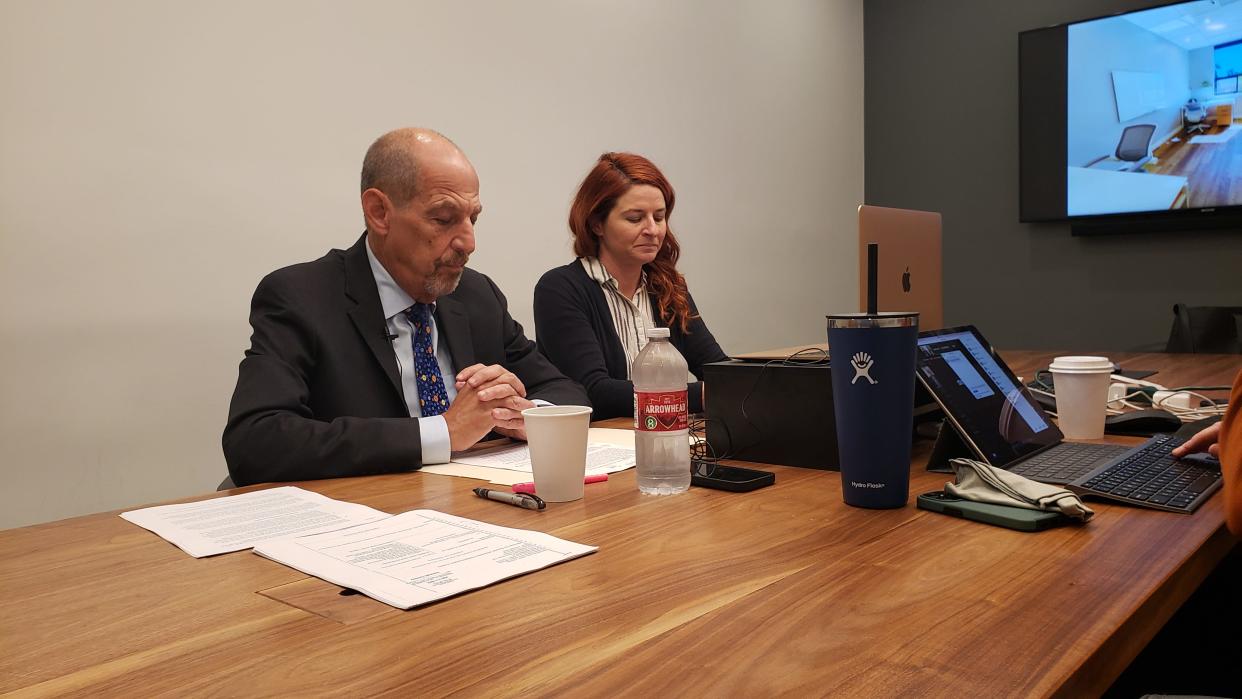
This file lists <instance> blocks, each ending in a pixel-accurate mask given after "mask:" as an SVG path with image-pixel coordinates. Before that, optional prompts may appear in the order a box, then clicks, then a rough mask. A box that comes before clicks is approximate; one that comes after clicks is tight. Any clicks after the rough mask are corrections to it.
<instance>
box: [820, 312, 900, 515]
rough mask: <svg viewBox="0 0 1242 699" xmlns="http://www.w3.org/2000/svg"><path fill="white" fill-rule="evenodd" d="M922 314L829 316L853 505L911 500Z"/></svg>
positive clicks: (841, 444) (836, 406) (840, 437)
mask: <svg viewBox="0 0 1242 699" xmlns="http://www.w3.org/2000/svg"><path fill="white" fill-rule="evenodd" d="M918 335H919V314H918V313H840V314H834V315H830V316H828V353H829V357H830V361H831V364H832V401H833V411H834V412H835V413H836V417H837V446H838V448H839V449H840V458H841V461H840V463H841V490H842V495H843V496H844V498H845V503H846V504H847V505H853V506H855V507H873V508H891V507H903V506H904V505H905V504H906V501H907V500H908V499H909V497H910V442H911V439H912V436H913V434H912V431H913V423H914V356H915V354H914V353H915V349H916V346H917V342H918Z"/></svg>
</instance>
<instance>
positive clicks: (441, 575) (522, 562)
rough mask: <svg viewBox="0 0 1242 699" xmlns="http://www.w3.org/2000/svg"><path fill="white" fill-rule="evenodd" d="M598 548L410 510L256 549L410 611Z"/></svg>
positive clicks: (541, 534)
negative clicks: (346, 527)
mask: <svg viewBox="0 0 1242 699" xmlns="http://www.w3.org/2000/svg"><path fill="white" fill-rule="evenodd" d="M597 548H598V547H595V546H586V545H583V544H576V543H574V542H572V541H565V540H564V539H558V538H556V537H554V536H551V535H549V534H544V533H542V532H534V531H528V530H525V529H510V528H508V527H498V526H496V525H494V524H487V523H486V522H478V521H475V520H470V519H465V518H462V517H455V516H453V515H448V514H444V513H442V512H436V511H434V510H411V511H410V512H404V513H402V514H399V515H395V516H393V517H390V518H388V519H385V520H381V521H378V522H372V523H369V524H362V525H359V526H356V527H350V528H349V529H342V530H338V531H334V532H328V533H325V534H316V535H314V536H301V537H296V538H292V539H280V540H276V541H269V542H265V543H262V544H259V545H257V546H255V547H254V552H255V553H257V554H259V555H260V556H264V557H266V558H270V559H272V560H274V561H277V562H279V563H283V564H285V565H287V566H289V567H291V568H295V569H297V570H300V571H302V572H303V573H306V574H308V575H313V576H315V577H317V578H321V579H323V580H327V581H328V582H331V583H334V584H336V585H340V586H342V587H347V588H350V589H353V590H357V591H359V592H362V593H363V594H366V595H368V596H370V597H374V598H375V599H377V600H379V601H381V602H383V603H385V604H390V605H392V606H394V607H397V608H399V609H409V608H410V607H416V606H418V605H421V604H427V603H428V602H434V601H436V600H438V599H443V598H445V597H450V596H452V595H456V594H459V593H461V592H466V591H467V590H474V589H477V588H480V587H485V586H487V585H491V584H492V583H494V582H498V581H500V580H505V579H507V578H512V577H515V576H518V575H522V574H523V573H529V572H531V571H534V570H539V569H540V568H546V567H548V566H550V565H555V564H557V563H560V562H562V561H567V560H570V559H572V558H577V557H579V556H585V555H586V554H588V553H593V552H594V551H596V550H597Z"/></svg>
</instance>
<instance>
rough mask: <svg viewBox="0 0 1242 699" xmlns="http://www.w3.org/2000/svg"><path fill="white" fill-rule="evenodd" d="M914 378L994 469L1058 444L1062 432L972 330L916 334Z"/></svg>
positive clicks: (989, 347)
mask: <svg viewBox="0 0 1242 699" xmlns="http://www.w3.org/2000/svg"><path fill="white" fill-rule="evenodd" d="M917 361H918V366H917V371H918V375H919V378H920V379H922V381H923V383H924V384H925V385H926V386H927V390H929V391H930V392H931V393H932V394H933V395H934V396H935V397H936V399H937V400H938V401H939V402H940V404H941V406H942V407H943V408H944V410H945V412H946V413H948V414H949V416H950V417H951V418H952V419H953V421H954V422H956V423H957V425H958V427H959V428H960V429H961V430H962V431H963V432H964V433H965V435H966V436H967V437H968V438H969V441H971V442H973V443H974V446H975V447H976V448H977V449H978V450H979V451H981V452H982V456H983V457H984V458H985V459H986V460H987V461H988V463H990V464H992V465H993V466H1006V465H1008V464H1010V463H1011V462H1013V461H1016V460H1017V459H1019V458H1021V457H1023V456H1026V455H1027V454H1030V453H1031V452H1035V451H1038V450H1040V449H1043V448H1044V447H1047V446H1049V445H1052V444H1056V443H1058V442H1060V441H1061V431H1060V430H1059V429H1057V427H1056V425H1054V424H1053V423H1052V421H1051V420H1050V419H1049V418H1048V414H1047V413H1045V412H1044V411H1043V409H1042V408H1041V407H1040V406H1039V404H1038V403H1036V402H1035V401H1034V399H1032V398H1031V395H1030V394H1029V393H1028V392H1027V389H1026V387H1025V386H1023V385H1022V384H1020V383H1018V380H1017V379H1016V378H1015V377H1014V375H1013V372H1012V371H1010V370H1009V367H1008V366H1006V365H1005V362H1004V361H1003V360H1001V358H1000V357H998V356H996V354H995V353H993V352H992V349H991V346H990V345H989V344H988V343H987V341H986V340H984V339H983V336H982V335H980V334H979V331H978V330H976V329H975V328H974V327H973V326H969V325H965V326H961V327H956V328H946V329H944V330H931V331H928V332H924V333H921V334H920V335H919V350H918V360H917Z"/></svg>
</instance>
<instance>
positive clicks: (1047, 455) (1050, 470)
mask: <svg viewBox="0 0 1242 699" xmlns="http://www.w3.org/2000/svg"><path fill="white" fill-rule="evenodd" d="M1128 451H1130V447H1123V446H1118V445H1116V444H1071V443H1067V442H1062V443H1061V444H1058V445H1056V446H1055V447H1053V448H1051V449H1048V450H1046V451H1041V452H1040V453H1038V454H1035V455H1034V456H1031V457H1030V458H1028V459H1026V460H1025V461H1019V462H1018V463H1016V464H1014V465H1013V466H1010V467H1009V470H1010V471H1011V472H1013V473H1016V474H1018V475H1020V476H1025V477H1027V478H1030V479H1031V480H1033V481H1039V482H1041V483H1053V484H1056V485H1062V484H1064V483H1069V482H1071V481H1074V480H1077V479H1078V478H1080V477H1082V476H1085V475H1086V474H1088V473H1090V472H1092V471H1094V470H1095V469H1097V468H1099V467H1100V466H1101V465H1103V464H1104V463H1106V462H1108V461H1110V460H1112V459H1114V458H1116V457H1118V456H1121V455H1122V454H1125V453H1126V452H1128Z"/></svg>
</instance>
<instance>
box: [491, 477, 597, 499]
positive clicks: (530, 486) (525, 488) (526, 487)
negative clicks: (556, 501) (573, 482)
mask: <svg viewBox="0 0 1242 699" xmlns="http://www.w3.org/2000/svg"><path fill="white" fill-rule="evenodd" d="M606 480H608V474H607V473H600V474H597V475H594V476H587V477H586V478H583V479H582V482H583V483H603V482H604V481H606ZM513 492H515V493H530V494H531V495H534V494H535V484H534V483H514V484H513Z"/></svg>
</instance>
